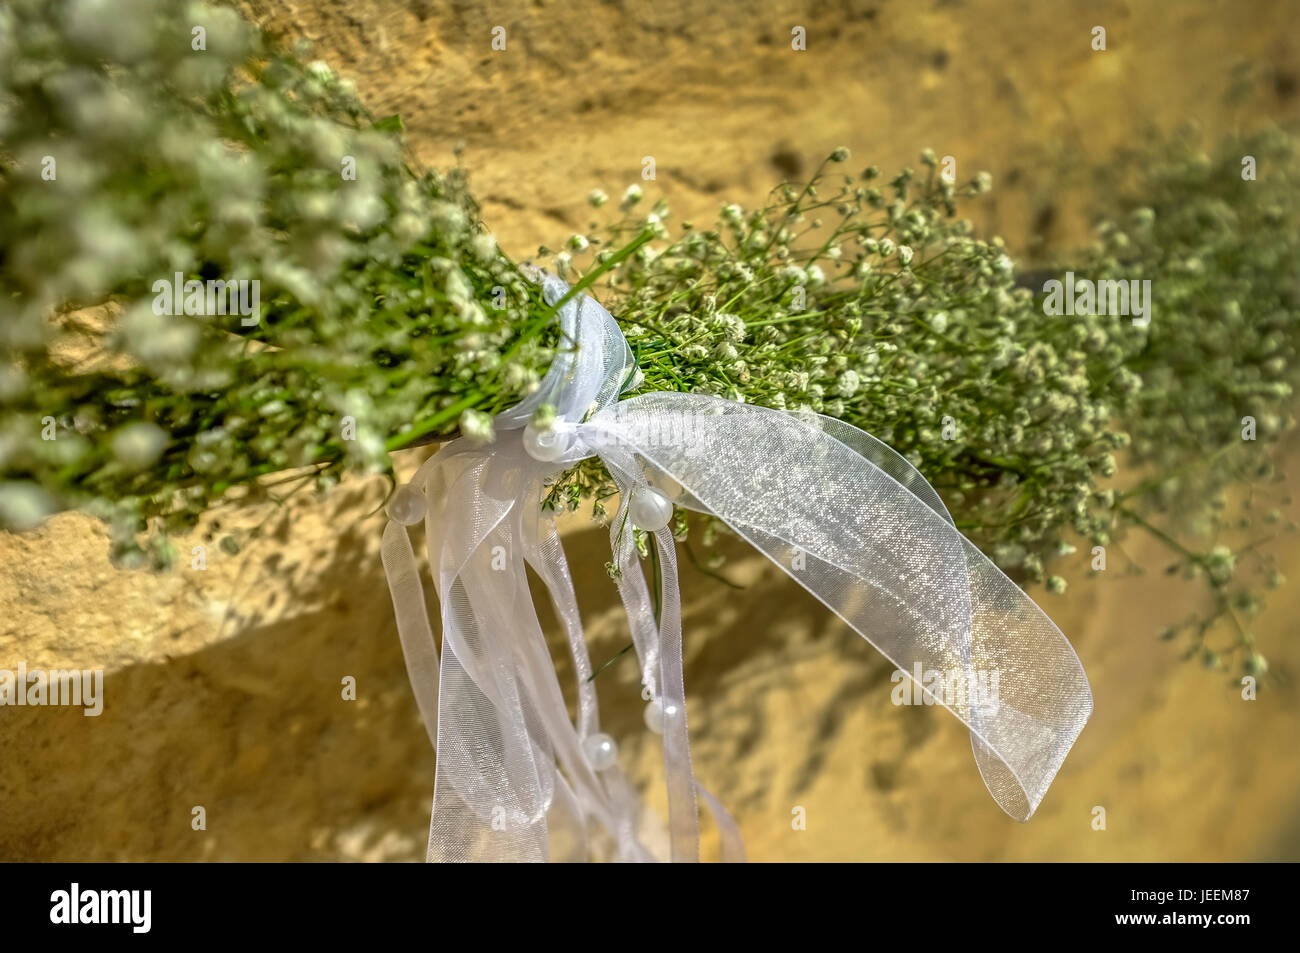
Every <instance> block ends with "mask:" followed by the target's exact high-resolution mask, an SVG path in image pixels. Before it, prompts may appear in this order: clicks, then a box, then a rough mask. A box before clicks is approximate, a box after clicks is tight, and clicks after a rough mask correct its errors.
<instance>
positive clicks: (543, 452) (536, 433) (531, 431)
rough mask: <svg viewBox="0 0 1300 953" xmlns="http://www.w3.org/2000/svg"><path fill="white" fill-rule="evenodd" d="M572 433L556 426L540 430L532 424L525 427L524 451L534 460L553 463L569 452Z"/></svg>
mask: <svg viewBox="0 0 1300 953" xmlns="http://www.w3.org/2000/svg"><path fill="white" fill-rule="evenodd" d="M572 442H573V438H572V435H570V434H567V433H564V432H563V431H560V430H556V429H554V428H552V429H550V430H538V429H537V428H536V427H534V426H533V425H532V424H528V425H527V426H526V427H524V451H525V452H526V453H527V454H528V455H529V456H530V457H532V458H533V459H534V460H541V461H542V462H543V463H551V462H553V461H555V460H558V459H560V457H562V456H564V454H565V453H567V452H568V450H569V446H570V444H571V443H572Z"/></svg>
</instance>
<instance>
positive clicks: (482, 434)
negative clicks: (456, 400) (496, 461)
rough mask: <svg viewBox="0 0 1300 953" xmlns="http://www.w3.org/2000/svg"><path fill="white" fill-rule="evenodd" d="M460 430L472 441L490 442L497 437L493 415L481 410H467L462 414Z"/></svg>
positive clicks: (480, 443) (476, 442) (479, 442)
mask: <svg viewBox="0 0 1300 953" xmlns="http://www.w3.org/2000/svg"><path fill="white" fill-rule="evenodd" d="M460 432H461V434H462V435H463V436H464V437H465V439H466V440H468V441H469V442H470V443H475V444H479V445H482V444H488V443H491V442H492V441H493V440H494V439H496V433H495V432H494V430H493V428H492V416H491V415H490V414H485V413H483V412H482V411H479V410H472V409H471V410H466V411H463V412H462V413H461V415H460Z"/></svg>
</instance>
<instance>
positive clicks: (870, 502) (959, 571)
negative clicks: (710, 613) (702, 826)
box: [383, 273, 1092, 861]
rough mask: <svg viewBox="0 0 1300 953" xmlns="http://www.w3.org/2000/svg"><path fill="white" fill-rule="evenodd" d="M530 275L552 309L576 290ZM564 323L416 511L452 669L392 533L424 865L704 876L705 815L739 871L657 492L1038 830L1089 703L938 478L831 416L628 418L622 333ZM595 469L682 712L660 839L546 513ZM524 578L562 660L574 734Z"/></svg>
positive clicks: (634, 599)
mask: <svg viewBox="0 0 1300 953" xmlns="http://www.w3.org/2000/svg"><path fill="white" fill-rule="evenodd" d="M536 277H537V280H539V281H540V282H541V284H542V291H543V295H544V297H545V299H546V301H547V302H548V303H549V304H551V305H555V304H556V303H557V302H559V301H560V300H561V299H562V298H563V297H564V296H565V294H566V293H567V292H568V290H569V288H568V286H567V285H566V284H565V283H564V282H563V281H561V280H560V279H558V278H556V277H554V276H552V275H548V274H544V273H538V274H537V276H536ZM558 316H559V319H560V329H561V333H562V342H561V345H560V347H559V349H558V350H557V355H556V358H555V361H554V363H553V364H552V366H551V368H550V370H549V371H548V373H547V375H546V377H545V378H544V379H543V381H542V383H541V386H540V387H539V388H538V389H537V390H536V391H535V392H534V393H533V394H531V395H530V396H529V397H528V398H526V399H525V400H524V401H522V402H521V403H520V404H518V405H517V406H515V407H513V408H511V409H510V410H508V411H506V412H504V413H502V414H500V415H499V416H497V418H496V419H495V421H494V428H495V433H496V437H495V439H494V441H493V442H492V443H491V444H488V445H485V446H476V445H474V444H472V443H470V442H469V441H467V440H465V439H464V438H461V439H457V440H454V441H452V442H450V443H448V444H447V445H445V446H444V447H443V448H442V449H441V450H439V451H438V453H437V454H435V455H434V456H433V457H431V458H430V459H429V460H428V461H426V462H425V463H424V465H423V466H422V467H421V468H420V470H419V471H418V473H417V474H416V475H415V477H414V478H413V480H412V482H411V487H412V488H413V489H414V490H415V491H417V492H418V493H420V494H421V495H422V497H423V500H424V502H425V516H424V524H425V531H426V539H427V544H428V557H429V566H430V569H431V573H432V576H433V580H434V586H435V589H436V591H437V595H438V600H439V603H440V606H441V630H442V650H441V652H439V651H438V646H437V643H436V641H435V638H434V634H433V628H432V627H431V625H430V622H429V617H428V612H427V609H426V605H425V601H424V594H423V588H422V586H421V583H420V577H419V571H418V567H417V563H416V559H415V554H414V551H413V549H412V547H411V542H410V538H409V536H408V534H407V531H406V527H405V526H403V525H402V524H401V523H399V522H396V521H392V520H390V522H389V524H388V526H387V528H386V529H385V531H384V540H383V561H384V568H385V572H386V574H387V577H388V581H389V588H390V591H391V593H392V597H393V606H394V610H395V613H396V618H397V626H398V632H399V635H400V638H401V642H402V648H403V652H404V653H405V656H406V663H407V669H408V673H409V675H410V679H411V686H412V689H413V690H414V693H415V698H416V701H417V703H418V706H419V709H420V714H421V717H422V718H423V720H424V723H425V726H426V728H427V730H428V732H429V736H430V738H431V739H432V740H433V742H434V745H435V747H436V750H437V768H436V771H437V774H436V781H435V793H434V801H433V816H432V821H431V824H430V831H429V851H428V859H429V860H431V861H547V860H551V861H566V860H588V859H613V860H620V861H655V860H664V859H668V860H672V861H695V860H698V859H699V820H698V802H699V801H703V802H704V803H705V805H706V806H707V807H708V808H709V813H710V814H711V815H712V818H713V821H714V823H715V824H717V826H718V828H719V831H720V834H721V837H720V842H721V853H722V859H723V860H724V861H737V860H743V859H744V853H743V847H742V846H741V840H740V835H739V831H738V828H737V826H736V824H735V822H734V821H733V820H732V818H731V817H730V815H728V814H727V812H726V810H725V809H724V808H723V807H722V805H721V804H720V803H719V802H718V801H717V800H716V799H715V798H714V797H713V796H712V795H710V794H709V793H708V792H707V791H705V790H704V789H703V788H702V787H700V785H699V783H698V782H697V781H696V779H695V775H694V771H693V769H692V767H691V757H690V746H689V742H688V737H687V719H686V700H685V689H684V685H683V676H682V633H681V602H680V594H679V592H678V586H677V566H676V560H675V550H674V545H673V538H672V535H671V532H670V530H669V529H667V528H664V529H659V530H657V531H655V532H654V533H653V534H652V537H653V545H654V546H655V547H656V551H657V555H658V562H659V566H660V570H661V572H660V576H661V584H660V593H659V595H660V598H659V600H658V601H659V605H658V608H659V612H658V617H657V618H656V613H655V604H654V601H653V600H652V596H651V591H650V588H649V587H648V586H647V584H646V580H645V577H644V575H643V573H642V571H641V568H640V561H639V559H638V557H637V552H636V547H635V541H634V537H633V533H632V532H631V527H630V520H629V515H628V511H629V502H630V501H631V500H632V499H633V498H634V497H635V495H636V493H637V492H638V491H642V492H646V491H647V489H648V488H650V487H653V488H655V489H657V490H658V491H659V492H661V493H663V494H665V495H667V496H668V497H669V499H671V500H672V502H673V503H674V505H676V506H681V507H686V508H687V509H690V510H695V511H698V512H701V513H709V514H713V515H714V516H716V517H718V518H719V519H721V520H723V521H724V522H725V523H727V524H728V525H729V526H730V527H731V528H732V529H734V530H735V531H736V532H737V533H738V534H739V535H741V536H742V537H744V538H745V539H746V540H748V541H749V542H750V543H751V544H752V545H753V546H754V547H755V548H756V549H757V550H759V551H760V552H761V553H763V554H764V555H765V556H767V557H768V558H769V559H771V560H772V561H773V562H774V563H775V564H776V565H778V566H779V567H781V569H782V570H783V571H785V572H786V573H788V574H789V575H790V576H791V578H793V579H794V580H795V581H796V582H797V583H799V584H800V585H801V586H803V587H804V588H805V589H807V590H808V591H809V592H811V593H812V594H813V595H814V596H816V597H817V598H818V599H819V600H820V601H821V602H822V603H824V604H825V605H826V606H827V608H829V609H830V610H831V611H832V612H834V613H836V614H837V615H838V616H840V617H841V618H842V619H844V621H845V622H847V623H848V624H849V625H850V626H852V627H853V629H854V630H855V631H857V632H858V634H860V635H861V636H862V637H863V638H864V639H866V640H867V641H868V642H870V643H871V644H872V645H874V646H875V647H876V648H877V649H878V650H879V651H880V652H882V653H883V654H884V655H885V656H886V657H887V658H888V659H889V660H890V661H891V662H892V663H893V664H895V665H896V666H898V667H899V668H900V669H901V670H902V671H903V672H905V673H906V674H907V676H908V677H913V676H914V673H927V674H926V677H925V678H924V683H923V684H917V686H916V689H917V691H918V692H919V693H924V694H925V695H926V696H927V700H929V701H932V702H934V703H937V704H942V705H944V706H945V707H947V708H948V709H949V710H950V711H951V712H952V713H953V714H954V715H956V716H957V717H958V718H959V719H961V720H962V722H964V723H965V724H966V725H967V726H968V727H969V729H970V737H971V746H972V748H973V750H974V754H975V760H976V764H977V765H978V767H979V771H980V774H981V775H982V776H983V778H984V781H985V783H986V785H987V786H988V789H989V792H990V793H991V794H992V795H993V798H994V799H995V800H996V801H997V803H998V804H999V805H1000V806H1001V807H1002V809H1003V810H1004V811H1006V812H1007V813H1008V814H1009V815H1011V816H1012V817H1013V818H1016V819H1017V820H1022V821H1023V820H1028V819H1029V817H1030V816H1031V815H1032V814H1033V813H1034V810H1035V809H1036V808H1037V806H1038V804H1039V802H1040V801H1041V800H1042V798H1043V796H1044V794H1045V793H1046V792H1047V788H1048V786H1049V785H1050V784H1051V781H1052V778H1053V777H1055V775H1056V772H1057V770H1058V769H1059V768H1060V766H1061V763H1062V762H1063V761H1064V759H1065V756H1066V754H1067V753H1068V752H1069V750H1070V747H1071V745H1073V744H1074V740H1075V738H1077V737H1078V735H1079V732H1080V731H1081V730H1082V729H1083V726H1084V723H1085V722H1086V721H1087V720H1088V717H1089V715H1090V714H1091V712H1092V693H1091V691H1090V689H1089V687H1088V680H1087V677H1086V676H1085V674H1084V671H1083V666H1082V665H1081V664H1080V662H1079V658H1078V656H1077V655H1076V654H1075V652H1074V650H1073V649H1072V648H1071V646H1070V643H1069V642H1068V641H1067V640H1066V639H1065V637H1064V636H1063V635H1062V634H1061V632H1060V630H1059V629H1057V628H1056V626H1055V625H1054V624H1053V623H1052V621H1051V620H1050V619H1049V618H1048V617H1047V616H1046V615H1045V614H1044V613H1043V611H1042V610H1041V609H1039V607H1038V606H1037V605H1036V604H1035V603H1034V602H1033V600H1032V599H1030V598H1029V597H1028V596H1027V595H1025V593H1024V592H1022V591H1021V590H1020V589H1019V587H1017V586H1016V584H1015V583H1013V582H1012V581H1011V580H1010V579H1008V578H1007V577H1006V576H1005V575H1004V574H1003V573H1002V572H1001V571H1000V570H999V569H998V568H997V567H996V566H994V565H993V563H992V562H990V561H989V560H988V559H987V558H986V557H985V556H984V555H983V554H982V553H981V552H980V551H979V550H978V549H977V548H976V547H975V546H974V545H973V544H971V543H970V542H969V541H968V540H967V539H966V538H965V537H964V536H962V534H961V533H960V532H959V531H958V530H957V529H956V528H955V526H954V525H953V521H952V518H951V517H950V516H949V514H948V511H947V509H945V507H944V505H943V503H942V502H941V501H940V499H939V496H938V494H937V493H935V491H934V489H933V488H932V487H931V486H930V485H929V483H927V482H926V480H925V478H924V477H922V476H921V474H920V473H919V472H918V471H917V470H916V469H915V468H914V467H913V466H912V465H911V464H910V463H908V462H907V461H906V460H905V459H904V458H903V457H901V456H900V455H899V454H897V453H896V452H894V451H893V450H892V449H890V448H889V447H888V446H886V445H885V444H883V443H881V442H880V441H878V440H876V439H875V438H874V437H872V436H870V435H869V434H867V433H865V432H863V431H861V430H859V429H857V428H856V427H853V426H851V425H849V424H846V423H843V422H842V421H838V420H835V419H833V418H830V417H825V416H821V415H817V414H807V415H802V414H793V413H786V412H783V411H777V410H771V409H767V408H763V407H755V406H752V405H748V404H740V403H736V402H734V401H729V400H724V399H721V398H718V397H710V396H704V395H698V394H683V393H668V392H656V393H649V394H643V395H640V396H637V397H632V398H628V399H625V400H620V399H619V397H620V393H621V392H622V390H623V389H624V387H625V385H626V384H627V383H628V382H629V380H630V379H631V378H632V377H633V375H634V374H635V373H636V364H635V361H634V360H633V357H632V353H631V351H630V349H629V347H628V345H627V341H626V340H625V339H624V337H623V334H622V332H621V331H620V330H619V327H618V324H617V323H616V322H615V320H614V318H613V317H612V316H611V315H610V314H609V312H608V311H606V310H605V309H604V308H602V307H601V306H600V305H599V304H598V303H597V302H596V301H595V300H594V299H592V298H591V297H590V296H588V295H585V294H579V295H575V296H573V297H572V298H570V299H569V300H568V301H565V302H564V304H563V305H562V306H561V307H560V308H559V312H558ZM543 403H547V404H552V405H554V406H555V408H556V417H557V419H556V423H555V429H556V430H557V431H558V432H559V435H560V438H561V443H562V446H564V447H566V448H567V449H565V450H564V452H563V453H561V454H560V455H559V456H558V457H557V458H556V459H555V460H552V461H549V462H544V461H541V460H537V459H534V457H533V456H531V455H530V454H529V453H528V452H527V451H526V450H525V442H524V440H523V439H522V435H523V432H524V428H525V426H526V425H527V424H528V422H529V420H530V419H531V417H532V415H533V413H534V411H536V410H537V408H538V407H540V406H541V405H542V404H543ZM592 456H598V457H599V458H600V459H601V460H602V461H603V462H604V464H605V466H606V468H607V469H608V470H609V473H610V474H611V476H612V477H613V478H614V481H615V483H616V484H617V486H618V488H619V500H620V503H619V509H618V512H617V513H616V514H615V516H614V518H613V520H612V522H611V530H610V540H611V546H612V549H613V562H614V564H615V566H616V567H617V568H618V570H619V572H618V579H617V585H618V588H619V593H620V596H621V598H622V601H623V605H624V607H625V609H626V611H627V619H628V626H629V629H630V633H631V638H632V642H633V644H634V646H635V649H636V655H637V658H638V661H639V662H640V666H641V672H642V681H643V684H644V686H645V689H646V694H647V695H648V696H649V697H651V698H655V699H659V700H660V701H661V703H662V704H663V705H664V707H665V708H666V709H668V710H670V711H671V710H673V709H672V708H671V706H673V705H675V706H676V709H675V711H676V712H677V713H678V714H677V715H675V716H674V717H670V718H666V719H665V720H664V732H663V751H664V764H665V769H666V778H667V793H668V817H667V824H666V827H661V826H659V825H658V824H657V822H656V819H654V818H653V817H650V816H648V815H647V812H645V811H644V810H643V808H642V807H641V805H640V804H639V802H638V799H637V798H636V796H635V793H634V791H633V787H632V784H631V783H630V782H629V781H628V779H627V778H626V777H625V776H624V775H623V774H622V772H621V771H620V770H619V768H618V767H617V766H613V767H609V768H605V769H604V770H595V769H594V768H593V767H592V765H591V764H590V763H589V762H588V760H587V758H586V757H585V756H584V754H583V746H582V741H583V739H585V738H588V737H590V736H591V735H592V734H594V733H596V732H598V731H599V727H600V723H599V718H600V716H599V711H598V709H597V701H596V690H595V685H594V683H593V682H592V681H590V680H589V676H590V675H591V662H590V659H589V658H588V655H587V648H586V643H585V641H584V638H583V631H582V621H581V618H580V616H579V612H578V606H577V599H576V597H575V595H574V589H573V581H572V578H571V576H570V574H569V568H568V564H567V563H566V561H565V557H564V550H563V548H562V546H561V544H560V539H559V535H558V533H557V532H556V529H555V525H554V521H553V519H551V518H550V517H549V516H548V515H546V514H544V513H543V512H542V510H541V506H540V501H541V495H542V493H543V488H544V486H545V484H546V483H547V482H548V481H549V480H551V479H553V478H554V477H556V476H557V475H559V474H560V473H562V472H563V471H564V470H565V469H567V468H569V467H571V466H572V465H573V464H574V463H576V462H577V461H579V460H582V459H586V458H588V457H592ZM526 566H531V567H532V568H533V570H534V572H535V573H536V574H537V577H538V578H539V579H540V580H541V581H542V583H543V584H544V585H545V587H546V589H547V590H548V592H549V595H550V599H551V602H552V604H553V606H554V608H555V612H556V616H557V617H558V619H559V620H560V623H561V625H562V627H563V629H564V632H565V635H566V637H567V640H568V645H569V650H570V652H571V654H572V659H573V666H574V670H575V673H576V675H577V693H576V710H577V717H576V724H575V721H574V719H573V718H571V716H570V714H569V709H568V707H567V706H566V704H565V699H564V696H563V693H562V691H561V688H560V684H559V681H558V679H557V677H556V672H555V667H554V664H553V662H552V659H551V656H550V653H549V650H548V647H547V645H546V640H545V638H544V635H543V632H542V627H541V624H540V623H539V621H538V617H537V612H536V609H535V607H534V605H533V600H532V595H531V593H530V590H529V585H528V580H527V575H526V572H525V567H526ZM928 673H939V680H937V681H936V680H932V679H931V678H930V677H929V674H928ZM990 684H992V685H994V686H995V687H996V690H995V691H993V692H990V691H989V690H988V689H989V686H990ZM976 686H982V688H983V690H981V691H977V690H975V687H976ZM954 689H955V690H954Z"/></svg>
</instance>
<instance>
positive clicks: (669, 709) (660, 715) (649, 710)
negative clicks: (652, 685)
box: [642, 698, 682, 735]
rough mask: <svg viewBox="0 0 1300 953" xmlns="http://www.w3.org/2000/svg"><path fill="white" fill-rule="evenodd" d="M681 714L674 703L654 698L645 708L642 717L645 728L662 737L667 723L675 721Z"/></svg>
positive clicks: (678, 707)
mask: <svg viewBox="0 0 1300 953" xmlns="http://www.w3.org/2000/svg"><path fill="white" fill-rule="evenodd" d="M681 712H682V710H681V706H679V705H678V704H677V703H676V702H665V701H664V700H663V699H661V698H656V699H655V700H654V701H652V702H651V703H650V704H648V705H646V706H645V711H644V712H643V713H642V717H643V718H644V719H645V726H646V727H647V728H649V729H650V730H651V731H653V732H654V733H655V734H657V735H662V734H663V733H664V728H665V727H666V726H667V725H668V723H669V722H670V721H675V720H676V719H677V718H678V717H679V716H680V715H681Z"/></svg>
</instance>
